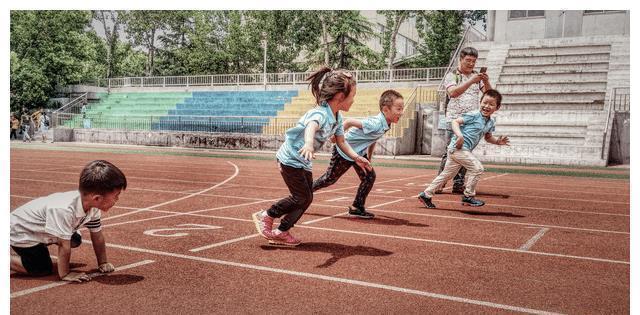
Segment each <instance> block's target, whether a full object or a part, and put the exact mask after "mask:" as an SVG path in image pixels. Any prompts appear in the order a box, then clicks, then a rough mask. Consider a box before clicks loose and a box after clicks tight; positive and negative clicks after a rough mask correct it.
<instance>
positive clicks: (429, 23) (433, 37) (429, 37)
mask: <svg viewBox="0 0 640 315" xmlns="http://www.w3.org/2000/svg"><path fill="white" fill-rule="evenodd" d="M485 17H486V11H470V10H458V11H454V10H447V11H445V10H437V11H427V12H423V13H420V14H418V15H417V18H416V27H417V30H418V35H419V36H420V38H421V39H422V41H423V42H422V44H421V45H419V46H418V51H419V52H420V54H421V57H420V58H416V59H415V61H414V63H413V66H419V67H445V66H447V65H448V64H449V61H450V60H451V57H452V54H453V53H454V51H455V50H456V47H457V46H458V43H459V42H460V40H461V39H462V32H463V30H464V23H465V22H466V23H467V24H471V25H473V24H475V23H477V22H478V21H480V20H481V19H484V18H485Z"/></svg>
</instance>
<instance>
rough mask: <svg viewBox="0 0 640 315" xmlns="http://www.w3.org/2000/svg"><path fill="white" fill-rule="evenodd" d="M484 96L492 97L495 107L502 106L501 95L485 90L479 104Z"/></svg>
mask: <svg viewBox="0 0 640 315" xmlns="http://www.w3.org/2000/svg"><path fill="white" fill-rule="evenodd" d="M485 95H486V96H490V97H493V98H494V99H495V100H496V105H497V107H498V108H500V104H502V94H500V92H498V90H494V89H491V90H487V91H486V92H484V93H483V94H482V97H481V98H480V102H482V100H483V99H484V97H485Z"/></svg>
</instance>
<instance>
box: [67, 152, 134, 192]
mask: <svg viewBox="0 0 640 315" xmlns="http://www.w3.org/2000/svg"><path fill="white" fill-rule="evenodd" d="M126 188H127V178H126V177H125V176H124V173H122V171H121V170H120V169H119V168H117V167H116V166H115V165H113V164H111V163H109V162H107V161H105V160H95V161H92V162H89V164H87V165H86V166H85V167H84V169H82V172H81V173H80V185H79V190H80V193H82V194H88V193H93V194H100V195H103V194H106V193H110V192H112V191H114V190H116V189H123V190H124V189H126Z"/></svg>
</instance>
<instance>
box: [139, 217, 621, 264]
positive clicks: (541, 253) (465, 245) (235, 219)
mask: <svg viewBox="0 0 640 315" xmlns="http://www.w3.org/2000/svg"><path fill="white" fill-rule="evenodd" d="M325 207H332V206H325ZM149 211H151V212H162V213H175V214H176V215H186V216H196V217H203V218H211V219H221V220H231V221H240V222H253V220H251V219H239V218H233V217H223V216H212V215H204V214H192V213H182V212H171V211H165V210H149ZM378 211H382V212H394V213H397V212H396V211H384V210H378ZM343 214H346V213H343ZM407 214H412V213H407ZM417 215H420V214H417ZM323 219H325V218H323ZM304 224H306V223H302V224H301V225H298V227H300V228H310V229H316V230H326V231H331V232H340V233H347V234H363V235H368V236H376V237H383V238H391V239H400V240H411V241H418V242H426V243H440V244H447V245H456V246H463V247H471V248H480V249H492V250H502V251H508V252H518V253H523V254H537V255H544V256H556V257H563V258H573V259H581V260H594V261H600V262H610V263H620V264H629V262H627V261H619V260H609V259H602V258H594V257H583V256H571V255H563V254H554V253H544V252H533V251H522V250H519V249H513V248H503V247H493V246H484V245H476V244H468V243H456V242H447V241H439V240H431V239H424V238H415V237H405V236H397V235H386V234H375V233H366V232H357V231H350V230H339V229H331V228H322V227H311V226H306V225H304ZM527 225H530V226H531V224H527Z"/></svg>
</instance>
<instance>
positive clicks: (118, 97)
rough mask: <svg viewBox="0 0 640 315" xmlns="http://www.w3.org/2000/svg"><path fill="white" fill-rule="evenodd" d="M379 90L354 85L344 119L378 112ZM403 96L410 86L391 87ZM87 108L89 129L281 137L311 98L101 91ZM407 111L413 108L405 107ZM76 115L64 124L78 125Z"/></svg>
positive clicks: (395, 133) (306, 94) (299, 94)
mask: <svg viewBox="0 0 640 315" xmlns="http://www.w3.org/2000/svg"><path fill="white" fill-rule="evenodd" d="M384 90H385V89H358V92H357V94H356V96H355V99H354V103H353V105H352V107H351V109H350V111H349V112H344V113H343V115H344V117H367V116H372V115H377V114H378V113H379V111H380V110H379V105H378V101H379V98H380V95H381V94H382V92H383V91H384ZM396 90H397V91H398V92H400V93H401V94H403V95H404V96H405V100H406V98H408V97H409V95H410V94H411V92H412V89H410V88H404V89H403V88H401V89H396ZM99 97H100V101H99V102H98V103H95V104H92V105H90V106H88V109H87V112H86V118H87V119H89V120H90V121H91V128H104V129H126V130H170V131H195V132H240V133H256V134H265V135H282V134H284V132H285V130H286V129H288V128H290V127H291V126H292V125H293V124H295V122H296V121H297V120H298V119H299V118H300V116H302V115H303V114H304V113H305V112H306V111H308V110H309V109H310V108H311V107H312V106H313V104H314V103H315V99H314V98H313V95H312V94H311V92H310V91H308V90H303V91H295V90H294V91H195V92H188V93H184V92H181V93H178V92H126V93H110V94H107V93H103V94H100V95H99ZM405 112H406V113H412V112H413V109H410V110H409V109H406V110H405ZM82 120H83V118H82V117H81V116H77V117H75V118H74V119H72V120H70V121H67V122H66V123H65V125H66V126H68V127H82V126H83V121H82ZM413 120H415V117H414V115H410V114H407V115H405V116H403V118H402V119H401V120H400V122H399V123H398V124H397V126H394V128H393V129H392V131H391V132H389V134H388V135H387V136H388V137H402V136H403V130H404V129H406V128H408V127H409V126H410V124H411V122H412V121H413Z"/></svg>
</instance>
